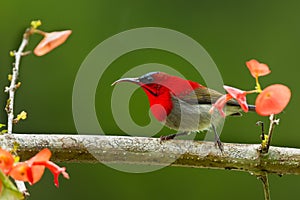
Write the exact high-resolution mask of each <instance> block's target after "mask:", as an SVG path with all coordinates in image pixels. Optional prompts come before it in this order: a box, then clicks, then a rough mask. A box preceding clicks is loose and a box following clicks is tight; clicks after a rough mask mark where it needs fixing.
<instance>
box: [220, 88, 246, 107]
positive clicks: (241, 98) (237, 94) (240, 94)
mask: <svg viewBox="0 0 300 200" xmlns="http://www.w3.org/2000/svg"><path fill="white" fill-rule="evenodd" d="M223 87H224V89H225V90H226V91H227V92H228V94H230V96H232V97H233V98H234V99H236V100H237V102H238V103H239V104H240V106H241V108H242V109H243V111H244V112H248V104H247V99H246V95H247V92H245V91H243V90H240V89H237V88H234V87H230V86H226V85H224V86H223Z"/></svg>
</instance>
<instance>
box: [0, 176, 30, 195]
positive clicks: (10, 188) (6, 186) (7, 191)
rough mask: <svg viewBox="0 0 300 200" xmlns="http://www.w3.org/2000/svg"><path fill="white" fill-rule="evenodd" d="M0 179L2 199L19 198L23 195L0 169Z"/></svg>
mask: <svg viewBox="0 0 300 200" xmlns="http://www.w3.org/2000/svg"><path fill="white" fill-rule="evenodd" d="M0 181H1V183H2V190H1V194H0V199H3V200H21V199H24V196H23V194H22V193H21V192H19V191H18V189H17V188H16V186H15V185H14V184H13V183H12V182H11V180H10V179H9V178H8V177H7V176H5V175H4V174H3V173H2V171H1V170H0Z"/></svg>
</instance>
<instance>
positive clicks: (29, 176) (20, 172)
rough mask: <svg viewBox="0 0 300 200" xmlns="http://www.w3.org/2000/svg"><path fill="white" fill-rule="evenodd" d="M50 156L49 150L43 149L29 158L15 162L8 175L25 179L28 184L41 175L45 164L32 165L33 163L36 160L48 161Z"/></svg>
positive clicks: (34, 181)
mask: <svg viewBox="0 0 300 200" xmlns="http://www.w3.org/2000/svg"><path fill="white" fill-rule="evenodd" d="M50 157H51V152H50V150H49V149H43V150H42V151H40V152H39V153H37V154H36V155H35V156H33V157H32V158H30V159H29V160H27V161H25V162H19V163H16V164H15V165H14V167H13V169H12V170H11V172H10V174H9V175H10V176H11V177H13V178H14V179H16V180H19V181H27V182H29V183H30V184H34V183H36V182H38V181H39V180H40V179H41V177H42V176H43V174H44V171H45V166H33V163H34V162H36V161H48V160H49V159H50Z"/></svg>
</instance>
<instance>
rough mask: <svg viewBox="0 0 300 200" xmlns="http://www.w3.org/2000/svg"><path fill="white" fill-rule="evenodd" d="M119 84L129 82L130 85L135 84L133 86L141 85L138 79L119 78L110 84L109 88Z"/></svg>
mask: <svg viewBox="0 0 300 200" xmlns="http://www.w3.org/2000/svg"><path fill="white" fill-rule="evenodd" d="M120 82H130V83H135V84H138V85H139V84H141V81H140V79H139V78H121V79H119V80H116V81H115V82H113V83H112V84H111V86H113V85H115V84H117V83H120Z"/></svg>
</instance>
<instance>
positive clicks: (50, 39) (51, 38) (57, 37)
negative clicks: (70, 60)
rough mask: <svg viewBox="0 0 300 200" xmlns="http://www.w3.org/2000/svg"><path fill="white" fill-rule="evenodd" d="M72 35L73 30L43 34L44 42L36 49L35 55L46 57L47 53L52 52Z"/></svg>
mask: <svg viewBox="0 0 300 200" xmlns="http://www.w3.org/2000/svg"><path fill="white" fill-rule="evenodd" d="M71 33H72V31H71V30H65V31H57V32H51V33H43V34H44V39H42V41H40V43H39V44H38V45H37V47H36V48H35V49H34V54H35V55H37V56H43V55H45V54H46V53H48V52H50V51H52V50H53V49H54V48H56V47H58V46H59V45H61V44H63V43H64V42H65V41H66V40H67V38H68V37H69V36H70V35H71Z"/></svg>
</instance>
